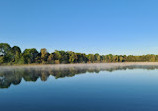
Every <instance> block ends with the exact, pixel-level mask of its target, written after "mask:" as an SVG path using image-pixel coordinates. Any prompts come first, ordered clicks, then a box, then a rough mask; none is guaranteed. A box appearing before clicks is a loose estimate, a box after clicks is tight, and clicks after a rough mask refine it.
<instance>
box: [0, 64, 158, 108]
mask: <svg viewBox="0 0 158 111" xmlns="http://www.w3.org/2000/svg"><path fill="white" fill-rule="evenodd" d="M0 110H1V111H158V66H139V65H132V66H117V67H110V68H104V67H101V68H100V67H86V68H85V67H80V68H76V67H65V68H63V69H61V68H51V67H48V68H46V67H44V68H42V67H40V68H38V67H37V68H35V67H26V68H25V67H16V68H5V67H4V68H2V69H0Z"/></svg>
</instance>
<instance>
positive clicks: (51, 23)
mask: <svg viewBox="0 0 158 111" xmlns="http://www.w3.org/2000/svg"><path fill="white" fill-rule="evenodd" d="M157 6H158V1H157V0H0V42H7V43H9V44H10V45H11V46H14V45H18V46H20V47H21V48H22V50H24V49H25V48H37V49H38V50H40V49H41V48H47V49H48V51H49V52H53V51H54V50H55V49H57V50H65V51H68V50H72V51H75V52H84V53H96V52H97V53H99V54H109V53H111V54H127V55H129V54H134V55H140V54H158V7H157Z"/></svg>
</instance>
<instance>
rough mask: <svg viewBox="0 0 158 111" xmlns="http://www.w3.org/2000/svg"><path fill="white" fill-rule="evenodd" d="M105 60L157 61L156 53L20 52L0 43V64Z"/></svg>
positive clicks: (15, 47) (29, 50) (104, 61)
mask: <svg viewBox="0 0 158 111" xmlns="http://www.w3.org/2000/svg"><path fill="white" fill-rule="evenodd" d="M107 62H158V55H153V54H152V55H151V54H150V55H142V56H133V55H129V56H126V55H112V54H109V55H99V54H98V53H96V54H88V55H86V54H84V53H75V52H72V51H67V52H65V51H58V50H55V51H54V52H53V53H49V52H48V51H47V49H45V48H43V49H41V50H40V52H38V51H37V50H36V49H35V48H32V49H25V50H24V51H23V52H21V49H20V48H19V47H18V46H14V47H10V45H9V44H7V43H0V64H4V65H12V64H33V63H36V64H68V63H107Z"/></svg>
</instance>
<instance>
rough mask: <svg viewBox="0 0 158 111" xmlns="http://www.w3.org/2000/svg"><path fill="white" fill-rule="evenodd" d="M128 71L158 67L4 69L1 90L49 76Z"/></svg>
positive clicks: (156, 67) (45, 78)
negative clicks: (23, 81)
mask: <svg viewBox="0 0 158 111" xmlns="http://www.w3.org/2000/svg"><path fill="white" fill-rule="evenodd" d="M127 69H147V70H154V69H158V66H118V67H112V68H104V67H86V68H85V67H79V68H76V67H67V68H49V67H48V68H47V67H44V68H41V67H40V68H33V67H27V68H9V69H6V68H4V69H3V68H2V69H0V88H9V87H10V86H11V84H13V85H18V84H20V82H21V81H22V79H23V80H25V81H32V82H35V81H37V79H38V78H40V79H41V81H46V80H47V79H48V78H49V76H54V77H55V78H56V79H58V78H64V77H72V76H75V75H76V74H85V73H86V72H89V73H99V72H100V71H108V72H113V71H116V70H127Z"/></svg>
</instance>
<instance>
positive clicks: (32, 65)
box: [0, 62, 158, 69]
mask: <svg viewBox="0 0 158 111" xmlns="http://www.w3.org/2000/svg"><path fill="white" fill-rule="evenodd" d="M124 66H158V62H121V63H76V64H24V65H0V69H1V68H8V69H9V68H69V67H75V68H77V67H82V68H86V67H104V68H113V67H124Z"/></svg>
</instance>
